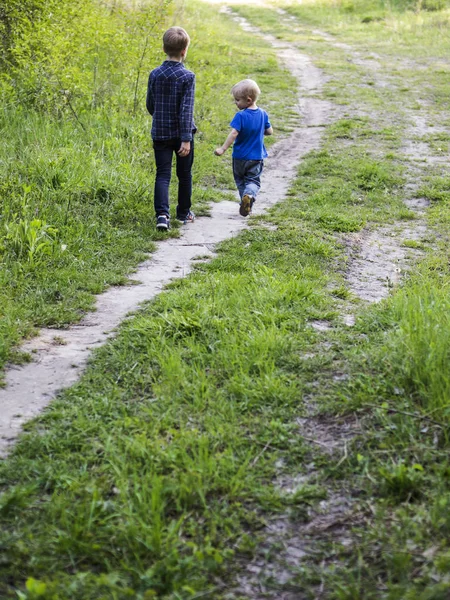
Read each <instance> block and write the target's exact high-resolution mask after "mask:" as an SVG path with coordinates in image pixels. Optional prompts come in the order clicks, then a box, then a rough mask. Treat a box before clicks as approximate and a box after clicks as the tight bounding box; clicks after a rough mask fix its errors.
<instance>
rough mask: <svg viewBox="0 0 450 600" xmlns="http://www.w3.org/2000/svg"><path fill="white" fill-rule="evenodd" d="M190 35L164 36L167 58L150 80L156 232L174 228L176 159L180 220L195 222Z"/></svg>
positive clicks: (168, 33)
mask: <svg viewBox="0 0 450 600" xmlns="http://www.w3.org/2000/svg"><path fill="white" fill-rule="evenodd" d="M189 42H190V39H189V35H188V34H187V33H186V31H185V30H184V29H183V28H182V27H171V28H170V29H168V30H167V31H166V32H165V34H164V36H163V50H164V53H165V54H166V55H167V60H165V61H164V62H163V63H162V65H161V66H159V67H157V68H156V69H154V70H153V71H152V72H151V73H150V76H149V79H148V88H147V110H148V112H149V113H150V114H151V115H152V117H153V122H152V134H151V135H152V139H153V150H154V153H155V163H156V179H155V196H154V203H155V213H156V228H157V229H159V230H161V231H164V230H167V229H169V226H170V213H169V185H170V179H171V176H172V156H173V153H175V156H176V173H177V177H178V204H177V211H176V215H177V220H179V221H182V222H183V223H190V222H193V221H194V219H195V216H194V213H193V212H192V211H191V195H192V173H191V169H192V164H193V162H194V133H195V132H196V131H197V129H196V127H195V124H194V118H193V113H194V93H195V75H194V73H192V72H191V71H188V69H186V67H185V66H184V65H183V61H184V59H185V58H186V55H187V51H188V47H189Z"/></svg>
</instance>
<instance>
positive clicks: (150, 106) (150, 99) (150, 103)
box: [146, 73, 155, 115]
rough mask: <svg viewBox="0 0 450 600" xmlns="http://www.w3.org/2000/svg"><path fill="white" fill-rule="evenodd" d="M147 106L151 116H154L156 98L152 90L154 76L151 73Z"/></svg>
mask: <svg viewBox="0 0 450 600" xmlns="http://www.w3.org/2000/svg"><path fill="white" fill-rule="evenodd" d="M146 105H147V110H148V112H149V113H150V114H151V115H153V113H154V112H155V98H154V95H153V89H152V74H151V73H150V75H149V77H148V85H147V101H146Z"/></svg>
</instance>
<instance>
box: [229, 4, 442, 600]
mask: <svg viewBox="0 0 450 600" xmlns="http://www.w3.org/2000/svg"><path fill="white" fill-rule="evenodd" d="M226 10H227V11H229V9H226ZM277 13H278V15H279V17H280V19H281V21H282V22H284V23H285V24H286V27H287V30H289V31H292V30H294V31H295V28H296V26H297V25H300V24H299V23H298V22H297V20H296V18H295V17H293V16H291V15H288V13H286V12H285V11H283V10H281V9H278V10H277ZM235 18H236V17H235ZM236 20H237V21H238V22H240V24H241V26H243V27H244V28H245V29H246V30H248V31H252V27H251V26H250V25H249V24H248V23H247V22H246V21H245V20H244V19H239V18H237V19H236ZM312 33H314V34H315V35H320V36H321V37H322V38H323V39H324V41H325V42H326V43H328V44H330V45H332V46H334V47H336V48H339V49H340V50H344V51H345V52H346V54H347V60H349V61H350V62H353V63H354V64H357V65H360V66H364V67H365V68H367V69H368V70H369V71H370V72H371V75H372V77H373V78H374V80H375V85H378V86H380V87H386V86H387V85H391V84H390V83H389V82H387V81H386V80H385V79H384V78H383V76H382V74H381V72H380V68H379V67H380V65H379V64H378V63H377V60H376V59H377V57H376V56H372V55H371V56H368V57H367V56H364V55H363V54H362V53H361V52H359V51H356V50H355V49H353V48H352V47H351V46H350V45H348V44H344V43H341V42H337V41H336V40H335V39H334V37H333V36H332V35H330V34H328V33H324V32H322V31H319V30H314V31H313V32H312ZM265 37H266V38H268V36H265ZM271 41H272V40H271ZM272 43H273V44H274V45H276V44H281V45H282V44H283V43H282V42H279V41H277V40H275V41H272ZM284 52H285V53H286V52H288V53H290V56H291V58H292V62H290V61H289V58H288V57H285V61H286V64H288V65H290V68H291V69H293V72H295V70H294V69H295V62H296V51H295V49H294V48H293V47H292V46H291V47H290V48H289V50H287V49H285V50H284ZM297 76H298V75H297ZM319 80H320V81H321V82H322V83H323V82H324V78H323V75H320V76H319ZM312 86H313V88H312V89H313V90H314V89H317V86H316V85H315V84H314V83H313V84H312ZM305 87H306V86H305V85H303V89H305ZM303 102H304V104H303V106H305V107H306V114H305V116H306V118H308V117H307V115H308V113H309V111H310V110H311V109H310V107H309V106H308V103H309V100H308V99H303ZM313 110H314V109H313ZM338 113H339V110H338V109H337V107H335V108H334V110H333V114H334V115H337V114H338ZM407 116H408V118H409V120H410V123H411V125H410V128H409V130H407V131H406V132H405V137H404V141H403V147H402V149H401V150H402V152H403V153H404V154H405V155H406V156H408V157H409V158H410V159H413V160H414V159H415V158H418V152H419V151H420V158H421V160H423V159H424V158H425V160H428V161H429V162H433V160H434V159H433V157H432V156H431V155H430V153H429V149H428V147H426V148H425V144H424V145H423V147H422V146H421V147H420V149H418V148H417V145H416V144H413V143H412V142H411V140H413V139H414V138H415V137H416V136H418V135H423V134H424V133H427V132H428V131H424V127H425V125H424V123H423V122H422V121H420V123H418V122H417V117H416V116H415V115H413V114H410V115H407ZM410 174H411V180H412V181H414V182H415V183H414V184H410V185H409V186H407V189H406V190H405V191H406V196H407V197H405V199H404V202H405V207H406V208H408V209H409V210H411V211H412V212H413V213H414V219H413V220H412V221H406V222H405V221H399V222H396V223H392V224H389V225H384V226H382V227H375V228H370V227H368V228H366V229H364V230H363V231H361V232H358V233H356V234H349V235H347V236H345V240H344V241H345V242H346V244H347V251H348V255H349V261H348V266H347V272H346V280H347V284H348V286H349V289H350V290H351V291H352V292H353V294H354V295H355V296H357V297H358V298H360V299H361V300H363V301H365V302H370V303H371V302H379V301H380V300H382V299H383V298H386V297H387V295H388V294H389V293H390V291H391V290H392V288H393V287H394V286H396V285H397V284H398V283H399V282H400V281H401V278H402V277H403V275H404V273H405V272H406V271H407V270H408V269H409V268H410V267H411V265H413V264H414V263H415V261H416V259H417V257H418V255H420V253H421V251H420V250H418V249H416V248H410V247H407V246H406V245H404V242H405V241H406V240H408V241H417V242H419V241H421V240H423V238H425V237H426V236H428V235H429V231H428V229H427V225H426V220H425V211H426V209H427V207H428V204H429V203H428V202H427V201H426V200H425V199H423V198H420V197H416V195H415V193H416V191H417V189H418V188H419V185H420V173H419V171H418V169H415V168H414V166H410ZM350 310H351V309H350ZM342 318H343V321H344V323H345V324H346V325H348V326H352V325H353V323H354V315H353V314H352V313H351V312H346V313H345V314H343V315H342ZM311 325H312V326H313V327H314V328H315V329H316V330H318V331H320V332H322V335H323V343H324V345H326V344H327V343H328V342H327V331H328V330H329V327H330V326H329V324H328V323H327V322H321V321H320V322H319V321H318V322H313V323H311ZM337 377H339V376H338V375H336V377H335V378H337ZM306 404H307V406H306V413H307V415H306V417H305V418H299V419H298V432H299V435H300V436H302V438H303V439H305V440H306V441H307V442H308V443H309V444H310V445H311V452H312V454H311V456H312V457H314V456H316V457H317V456H318V455H320V454H322V455H325V456H328V457H330V458H331V459H332V460H333V461H334V462H339V461H340V460H345V458H346V455H347V447H348V445H350V444H351V442H352V439H353V438H354V437H355V436H356V435H358V434H361V433H363V425H362V424H361V423H360V421H359V420H358V418H357V417H348V416H347V417H345V418H343V419H341V420H339V419H333V420H332V421H328V420H326V419H323V418H321V417H319V416H317V415H316V411H317V407H316V406H315V402H314V398H313V397H311V398H310V399H307V400H306ZM305 471H306V472H305ZM319 480H320V472H319V471H318V470H317V467H316V466H315V461H314V459H313V458H311V462H310V464H309V465H308V466H307V468H306V469H305V468H304V467H302V472H301V473H299V475H298V476H293V477H284V478H279V480H276V481H274V482H273V484H274V486H275V487H276V488H277V489H278V490H279V491H280V492H281V493H285V494H288V495H289V494H293V493H295V492H296V491H297V490H300V489H301V488H302V487H304V486H307V485H315V484H316V483H317V482H318V481H319ZM321 485H323V482H321ZM366 518H367V515H365V514H364V513H363V511H361V510H360V508H359V506H358V500H357V498H356V497H355V495H354V494H353V490H352V489H351V486H349V484H348V482H345V481H344V482H342V483H340V484H339V485H331V484H328V485H327V498H326V499H325V500H322V501H320V502H318V503H317V504H316V505H315V506H313V507H311V508H310V509H309V510H308V516H307V518H306V519H305V520H304V521H303V522H299V521H298V519H294V520H292V519H291V518H290V516H289V514H281V515H278V516H277V517H275V518H274V519H273V520H270V521H269V522H268V524H267V526H266V528H265V530H264V532H263V534H262V539H263V541H262V543H261V545H260V546H259V547H258V548H257V551H256V553H255V556H254V558H253V559H252V560H251V561H250V562H245V561H242V563H241V564H240V573H239V574H238V575H237V577H236V584H235V587H234V589H233V591H232V593H231V594H230V596H229V597H230V599H231V598H238V597H239V598H240V597H245V598H246V599H248V600H260V599H262V598H266V599H267V598H271V599H273V600H303V599H305V600H306V599H307V598H311V593H312V589H314V590H315V594H316V595H315V597H316V598H321V597H322V596H323V594H324V593H325V590H324V584H323V582H322V583H321V584H320V583H319V584H317V585H312V584H311V585H308V586H307V590H306V588H305V592H302V589H301V588H302V586H301V585H299V580H298V574H299V572H300V571H301V565H302V563H303V562H304V561H313V562H314V561H315V560H316V558H315V557H317V556H321V557H324V556H325V557H326V556H327V555H329V551H328V550H327V549H329V548H333V547H335V546H336V545H337V546H340V547H342V548H346V549H347V550H348V552H353V551H354V550H353V548H355V551H356V546H357V544H358V540H356V539H355V538H354V536H353V535H352V527H354V525H355V524H359V525H360V526H361V525H362V524H363V523H364V520H365V519H366ZM321 561H322V562H321V564H320V567H319V565H317V568H318V572H320V571H321V570H324V569H327V567H328V566H331V564H332V561H333V559H332V558H330V559H329V560H328V559H327V558H321ZM328 562H329V563H330V564H328ZM282 590H284V591H282Z"/></svg>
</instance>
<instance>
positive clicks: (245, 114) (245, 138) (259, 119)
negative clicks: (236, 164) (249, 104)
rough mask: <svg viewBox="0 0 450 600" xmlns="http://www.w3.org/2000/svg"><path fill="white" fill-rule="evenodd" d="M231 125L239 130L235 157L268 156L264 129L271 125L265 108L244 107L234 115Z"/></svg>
mask: <svg viewBox="0 0 450 600" xmlns="http://www.w3.org/2000/svg"><path fill="white" fill-rule="evenodd" d="M230 125H231V127H233V128H234V129H236V131H239V135H238V136H237V138H236V140H235V141H234V145H233V158H240V159H242V160H262V159H263V158H266V156H267V150H266V148H265V146H264V131H265V130H266V129H269V127H270V126H271V125H270V121H269V117H268V115H267V113H266V111H265V110H262V109H261V108H256V109H251V108H244V110H240V111H239V112H238V113H236V114H235V115H234V118H233V120H232V121H231V123H230Z"/></svg>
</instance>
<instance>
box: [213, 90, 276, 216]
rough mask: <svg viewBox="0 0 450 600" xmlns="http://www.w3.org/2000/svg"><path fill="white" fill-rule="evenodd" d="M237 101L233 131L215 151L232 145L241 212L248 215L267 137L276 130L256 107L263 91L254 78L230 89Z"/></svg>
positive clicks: (221, 150)
mask: <svg viewBox="0 0 450 600" xmlns="http://www.w3.org/2000/svg"><path fill="white" fill-rule="evenodd" d="M231 93H232V94H233V97H234V102H235V104H236V106H237V107H238V108H239V111H240V112H238V113H236V114H235V116H234V118H233V120H232V121H231V123H230V125H231V128H232V129H231V131H230V133H229V135H228V137H227V139H226V140H225V142H224V144H223V145H222V146H220V148H216V150H215V154H217V156H222V154H223V153H224V152H225V151H226V150H227V149H228V148H229V147H230V146H231V144H234V145H233V175H234V180H235V182H236V186H237V188H238V190H239V195H240V197H241V202H240V205H239V213H240V214H241V215H242V216H243V217H247V216H248V215H249V214H250V212H251V210H252V206H253V203H254V202H255V200H256V196H257V194H258V192H259V189H260V187H261V179H260V178H261V173H262V170H263V166H264V159H265V158H266V157H267V151H266V148H265V146H264V136H265V135H272V133H273V129H272V126H271V124H270V121H269V117H268V115H267V113H266V111H264V110H262V109H260V108H258V107H257V106H256V101H257V100H258V97H259V95H260V93H261V91H260V89H259V87H258V85H257V83H256V82H255V81H253V79H244V80H243V81H240V82H239V83H236V85H234V86H233V87H232V89H231Z"/></svg>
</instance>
